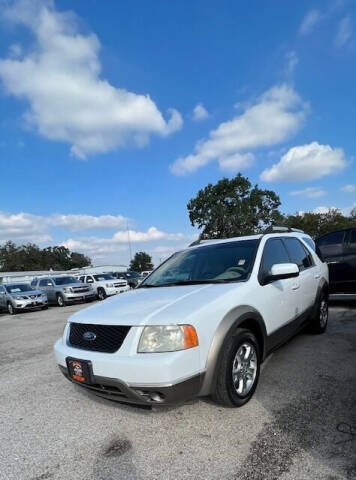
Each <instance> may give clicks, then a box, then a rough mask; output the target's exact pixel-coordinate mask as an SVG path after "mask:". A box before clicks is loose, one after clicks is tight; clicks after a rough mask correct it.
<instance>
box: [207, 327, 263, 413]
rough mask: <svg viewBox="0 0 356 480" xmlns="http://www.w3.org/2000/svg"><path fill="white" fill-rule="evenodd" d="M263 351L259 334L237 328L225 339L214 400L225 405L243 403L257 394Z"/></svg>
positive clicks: (238, 405)
mask: <svg viewBox="0 0 356 480" xmlns="http://www.w3.org/2000/svg"><path fill="white" fill-rule="evenodd" d="M260 363H261V355H260V351H259V347H258V342H257V340H256V337H255V336H254V335H253V333H252V332H251V331H250V330H247V329H245V328H238V329H237V330H236V332H235V333H234V334H233V335H232V336H231V337H230V338H229V339H228V340H227V341H226V342H225V343H224V346H223V353H222V356H221V358H220V360H219V364H218V370H217V380H216V385H215V391H214V392H213V395H212V397H213V400H214V401H215V402H217V403H220V404H222V405H224V406H226V407H235V408H236V407H242V405H245V403H247V402H248V401H249V400H250V398H251V397H252V395H253V394H254V392H255V390H256V387H257V383H258V378H259V375H260Z"/></svg>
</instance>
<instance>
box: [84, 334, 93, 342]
mask: <svg viewBox="0 0 356 480" xmlns="http://www.w3.org/2000/svg"><path fill="white" fill-rule="evenodd" d="M83 338H84V340H86V341H87V342H93V341H94V340H95V339H96V333H94V332H85V333H83Z"/></svg>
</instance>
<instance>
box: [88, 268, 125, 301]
mask: <svg viewBox="0 0 356 480" xmlns="http://www.w3.org/2000/svg"><path fill="white" fill-rule="evenodd" d="M79 280H80V281H81V282H83V283H88V284H89V285H91V286H92V287H93V289H94V291H95V293H96V296H97V298H98V300H105V298H106V297H110V296H111V295H116V294H117V293H123V292H127V291H128V290H130V286H129V284H128V283H127V281H126V280H121V279H120V280H118V279H117V278H114V277H113V276H112V275H110V274H109V273H98V274H93V275H81V276H80V277H79Z"/></svg>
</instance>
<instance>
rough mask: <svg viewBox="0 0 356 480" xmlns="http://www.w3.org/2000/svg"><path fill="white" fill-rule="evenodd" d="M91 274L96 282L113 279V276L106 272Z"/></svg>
mask: <svg viewBox="0 0 356 480" xmlns="http://www.w3.org/2000/svg"><path fill="white" fill-rule="evenodd" d="M93 276H94V278H95V280H96V281H97V282H102V281H103V280H115V278H114V277H113V276H112V275H109V274H108V273H102V274H100V275H93Z"/></svg>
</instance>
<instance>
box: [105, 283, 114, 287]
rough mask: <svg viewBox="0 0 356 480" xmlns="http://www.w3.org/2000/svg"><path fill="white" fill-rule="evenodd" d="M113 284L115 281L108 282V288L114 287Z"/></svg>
mask: <svg viewBox="0 0 356 480" xmlns="http://www.w3.org/2000/svg"><path fill="white" fill-rule="evenodd" d="M113 286H114V284H113V283H107V284H106V287H107V288H112V287H113Z"/></svg>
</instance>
